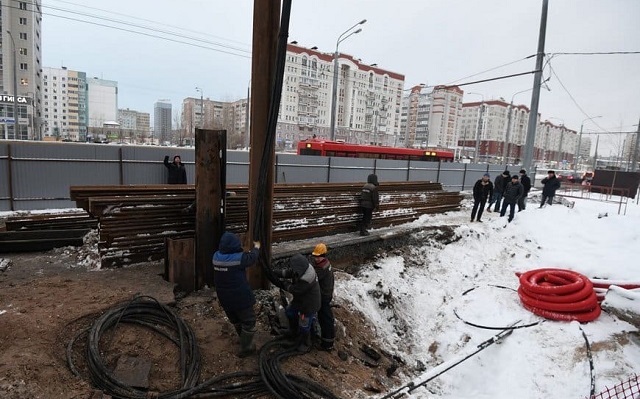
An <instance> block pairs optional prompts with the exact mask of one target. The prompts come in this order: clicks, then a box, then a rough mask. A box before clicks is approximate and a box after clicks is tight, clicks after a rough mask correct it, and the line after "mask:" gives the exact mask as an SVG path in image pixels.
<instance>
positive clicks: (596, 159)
mask: <svg viewBox="0 0 640 399" xmlns="http://www.w3.org/2000/svg"><path fill="white" fill-rule="evenodd" d="M599 143H600V135H599V134H597V135H596V152H595V153H594V154H593V171H594V172H595V171H596V168H597V167H598V144H599Z"/></svg>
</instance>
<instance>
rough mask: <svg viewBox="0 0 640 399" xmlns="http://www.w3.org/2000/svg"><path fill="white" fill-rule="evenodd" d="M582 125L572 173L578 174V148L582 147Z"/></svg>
mask: <svg viewBox="0 0 640 399" xmlns="http://www.w3.org/2000/svg"><path fill="white" fill-rule="evenodd" d="M583 126H584V123H582V124H581V125H580V134H579V135H578V148H577V149H576V159H574V160H573V173H577V172H578V161H579V160H580V152H581V151H580V150H581V148H580V146H581V145H582V127H583Z"/></svg>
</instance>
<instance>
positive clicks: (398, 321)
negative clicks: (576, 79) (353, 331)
mask: <svg viewBox="0 0 640 399" xmlns="http://www.w3.org/2000/svg"><path fill="white" fill-rule="evenodd" d="M603 212H606V213H608V215H609V216H608V217H606V218H600V219H599V218H598V214H600V213H603ZM469 214H470V210H469V209H465V210H463V211H460V212H453V213H449V214H447V215H437V216H435V217H422V218H420V219H419V220H418V221H416V222H413V223H412V225H420V224H422V225H425V226H426V225H437V224H446V223H447V221H449V222H450V221H451V220H456V221H458V223H461V224H462V225H461V226H460V227H459V228H457V229H456V234H457V235H458V237H459V240H458V241H457V242H454V243H451V244H449V245H446V246H443V245H438V244H436V243H430V242H425V243H424V245H421V246H418V247H414V248H410V249H408V250H407V251H405V253H403V254H402V255H398V256H388V257H385V258H382V259H380V260H378V261H376V262H375V263H374V264H371V265H369V266H368V267H366V268H363V269H361V272H360V275H358V276H356V277H351V276H348V275H344V274H339V276H338V278H337V282H336V297H337V301H339V302H340V303H341V304H343V305H344V306H352V307H354V308H356V309H357V310H359V311H361V312H362V313H363V314H365V315H367V317H369V320H367V323H368V324H369V325H371V326H372V328H374V329H375V332H376V334H377V336H378V337H379V340H380V341H381V344H382V345H386V346H387V349H388V350H390V351H392V352H394V351H395V353H396V354H398V355H400V356H401V357H402V358H403V359H404V360H405V361H406V363H407V364H408V365H409V366H413V365H416V368H418V366H417V365H418V363H419V362H422V363H424V364H426V366H427V370H428V369H432V368H433V367H435V366H436V365H438V364H440V363H442V362H444V361H447V360H450V359H451V358H454V357H455V356H456V355H457V354H460V353H464V352H468V351H469V349H470V348H472V347H475V346H476V345H478V344H479V343H481V342H482V341H484V340H486V339H488V338H490V337H491V336H493V335H494V334H495V333H496V331H492V330H485V329H479V328H476V327H473V326H470V325H468V324H465V323H464V322H463V321H462V320H460V319H464V320H466V321H468V322H471V323H475V324H479V325H485V326H494V327H501V326H507V325H509V324H511V323H513V322H516V321H519V322H520V324H530V323H535V322H536V321H541V320H542V319H540V318H538V317H537V316H535V315H533V314H532V313H530V312H528V311H527V310H525V309H524V308H523V307H522V305H521V304H520V301H519V298H518V296H517V293H516V292H515V289H517V287H518V279H517V277H516V276H515V272H517V271H526V270H531V269H537V268H542V267H556V268H564V269H570V270H575V271H577V272H580V273H583V274H585V275H587V276H589V277H603V278H610V279H616V280H636V281H638V280H640V269H638V267H637V264H638V263H637V259H636V258H637V254H636V251H637V248H638V247H639V244H640V208H639V207H638V206H636V205H631V204H630V205H629V209H628V212H627V215H626V216H623V215H618V214H617V205H616V204H611V203H601V202H594V201H587V200H579V199H578V200H576V201H575V207H573V208H567V207H564V206H556V205H554V206H551V207H549V206H547V207H545V208H542V209H538V207H537V204H533V203H530V204H529V207H528V209H527V210H526V211H525V212H520V213H518V214H517V215H516V217H515V219H514V221H513V222H512V223H510V224H507V223H506V218H500V217H498V215H497V214H496V213H488V214H485V216H483V219H484V220H485V222H484V223H471V224H469V222H468V218H469ZM456 314H457V315H458V316H459V318H458V317H457V316H456ZM580 327H582V329H584V331H585V333H586V335H587V337H588V339H589V341H590V342H591V345H592V350H593V352H594V363H595V369H596V389H597V391H598V390H600V389H602V388H604V386H605V385H608V386H612V385H615V384H616V383H618V382H619V381H621V380H623V379H626V378H627V377H628V375H630V374H631V373H633V372H637V371H638V370H640V347H638V346H637V345H635V344H633V343H629V340H628V338H626V337H627V334H628V333H627V332H628V331H632V330H634V328H633V327H632V326H631V325H630V324H627V323H625V322H622V321H620V320H618V319H617V318H615V317H614V316H611V315H609V314H606V313H603V314H602V316H600V318H599V319H598V320H596V321H595V322H592V323H588V324H584V325H582V326H580V324H579V323H577V322H571V323H567V322H554V321H543V322H541V323H540V324H537V325H535V326H533V327H530V328H522V329H518V330H516V331H514V333H513V334H512V335H511V336H510V337H508V338H506V339H505V340H504V341H503V342H502V343H501V344H499V345H493V346H491V347H489V348H487V349H486V350H484V351H483V352H480V353H479V354H478V355H476V356H474V357H472V358H471V359H469V360H467V361H466V362H464V363H462V364H461V365H459V366H457V367H455V368H453V369H452V370H450V371H448V372H447V373H445V374H443V375H442V376H440V377H438V378H436V379H435V380H433V381H431V382H430V383H428V384H427V385H426V386H425V388H420V389H418V390H416V391H414V392H413V393H412V397H416V398H420V397H424V398H426V397H429V398H498V399H500V398H514V397H517V398H531V399H538V398H551V399H552V398H558V399H567V398H583V397H585V396H588V394H589V384H590V377H589V364H588V361H587V356H586V345H585V341H584V338H583V336H582V331H581V330H580ZM411 377H412V376H404V378H403V380H404V381H406V382H408V381H409V380H411V379H412V378H411Z"/></svg>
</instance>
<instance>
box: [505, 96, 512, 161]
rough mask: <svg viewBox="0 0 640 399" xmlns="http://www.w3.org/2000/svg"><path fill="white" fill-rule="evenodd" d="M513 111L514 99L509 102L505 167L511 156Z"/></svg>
mask: <svg viewBox="0 0 640 399" xmlns="http://www.w3.org/2000/svg"><path fill="white" fill-rule="evenodd" d="M512 112H513V100H511V104H509V112H508V114H507V134H506V135H505V138H504V141H505V143H504V148H503V156H502V158H503V162H502V163H504V166H505V169H506V167H507V164H508V163H509V161H508V158H509V145H510V143H509V140H510V137H509V136H510V135H511V113H512Z"/></svg>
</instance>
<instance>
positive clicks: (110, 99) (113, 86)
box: [87, 77, 118, 128]
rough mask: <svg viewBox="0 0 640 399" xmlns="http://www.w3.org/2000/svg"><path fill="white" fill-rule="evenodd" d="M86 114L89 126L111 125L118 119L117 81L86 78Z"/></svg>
mask: <svg viewBox="0 0 640 399" xmlns="http://www.w3.org/2000/svg"><path fill="white" fill-rule="evenodd" d="M87 103H88V108H87V115H88V118H89V119H88V126H89V127H90V128H100V127H103V126H105V125H113V124H116V123H117V121H118V82H115V81H113V80H105V79H98V78H96V77H94V78H91V79H87Z"/></svg>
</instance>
